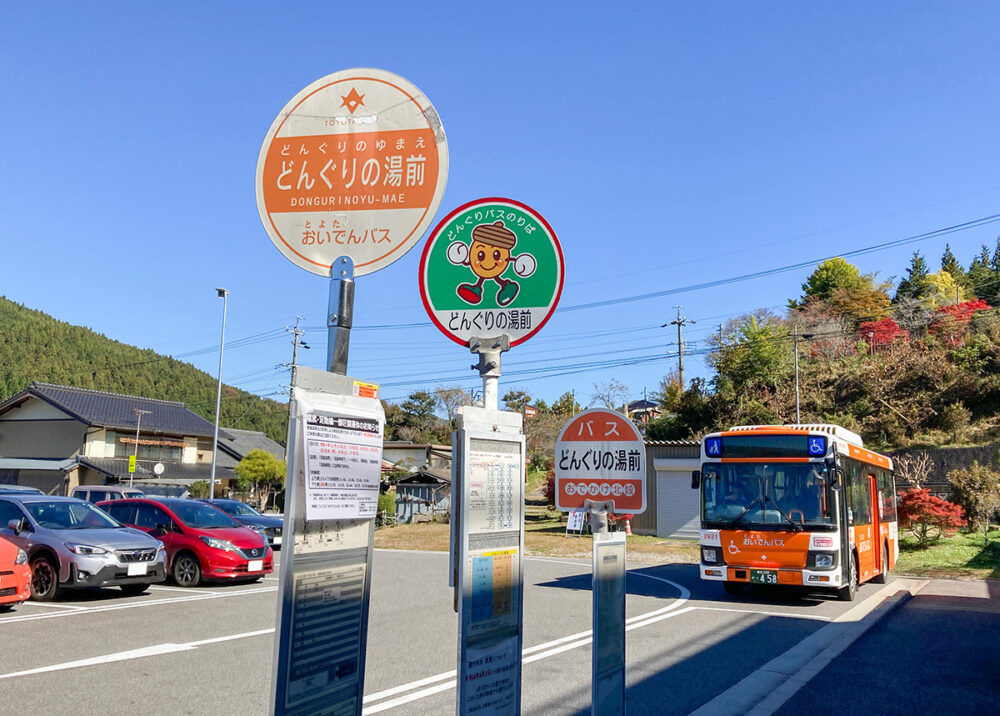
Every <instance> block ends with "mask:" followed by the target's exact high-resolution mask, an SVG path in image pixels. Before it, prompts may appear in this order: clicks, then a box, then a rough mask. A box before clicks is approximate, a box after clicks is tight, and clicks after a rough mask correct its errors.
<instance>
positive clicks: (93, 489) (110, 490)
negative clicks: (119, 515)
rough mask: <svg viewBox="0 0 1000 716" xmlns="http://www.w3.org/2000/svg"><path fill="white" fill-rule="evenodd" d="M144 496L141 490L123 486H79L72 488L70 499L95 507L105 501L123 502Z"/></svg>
mask: <svg viewBox="0 0 1000 716" xmlns="http://www.w3.org/2000/svg"><path fill="white" fill-rule="evenodd" d="M145 496H146V493H145V492H143V491H142V490H138V489H136V488H134V487H126V486H125V485H80V486H79V487H74V488H73V493H72V494H71V495H70V497H75V498H77V499H78V500H86V501H87V502H93V503H94V504H95V505H96V504H97V503H98V502H105V501H107V500H124V499H125V498H126V497H145Z"/></svg>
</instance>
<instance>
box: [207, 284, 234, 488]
mask: <svg viewBox="0 0 1000 716" xmlns="http://www.w3.org/2000/svg"><path fill="white" fill-rule="evenodd" d="M215 290H216V291H218V293H219V298H221V299H222V338H221V339H220V340H219V386H218V388H217V389H216V391H215V435H214V437H213V438H212V477H211V478H210V479H209V481H208V499H210V500H214V499H215V457H216V455H217V454H218V452H219V406H220V405H222V352H223V351H224V350H225V348H226V308H227V307H228V306H229V291H227V290H226V289H224V288H217V289H215Z"/></svg>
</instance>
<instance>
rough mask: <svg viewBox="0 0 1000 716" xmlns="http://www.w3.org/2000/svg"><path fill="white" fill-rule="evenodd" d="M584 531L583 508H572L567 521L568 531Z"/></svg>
mask: <svg viewBox="0 0 1000 716" xmlns="http://www.w3.org/2000/svg"><path fill="white" fill-rule="evenodd" d="M570 532H577V533H582V532H583V510H570V513H569V519H568V520H567V521H566V533H567V534H568V533H570Z"/></svg>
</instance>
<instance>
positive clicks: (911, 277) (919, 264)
mask: <svg viewBox="0 0 1000 716" xmlns="http://www.w3.org/2000/svg"><path fill="white" fill-rule="evenodd" d="M927 274H928V271H927V261H926V260H925V259H924V257H923V256H921V255H920V252H919V251H914V252H913V258H911V259H910V267H909V268H908V269H906V276H904V277H903V278H902V279H900V281H899V286H897V287H896V296H895V297H894V298H893V303H899V302H900V301H901V300H902V299H904V298H916V299H921V298H923V297H924V296H925V295H927V291H928V290H929V287H928V285H927Z"/></svg>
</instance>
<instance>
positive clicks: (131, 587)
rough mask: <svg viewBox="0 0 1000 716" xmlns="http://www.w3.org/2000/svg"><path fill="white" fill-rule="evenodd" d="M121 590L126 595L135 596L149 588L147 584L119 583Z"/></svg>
mask: <svg viewBox="0 0 1000 716" xmlns="http://www.w3.org/2000/svg"><path fill="white" fill-rule="evenodd" d="M121 588H122V591H123V592H124V593H125V596H127V597H137V596H139V595H140V594H145V593H146V592H147V591H148V590H149V585H148V584H123V585H121Z"/></svg>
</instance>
